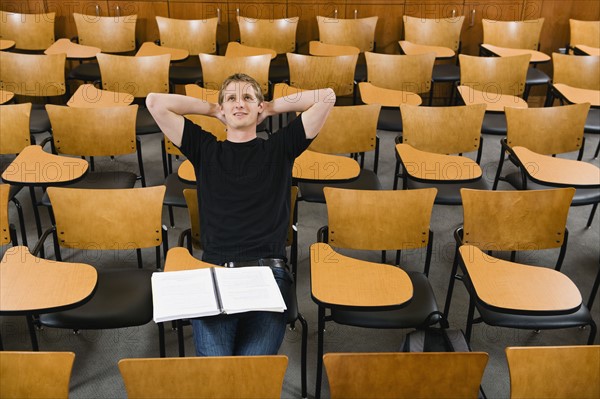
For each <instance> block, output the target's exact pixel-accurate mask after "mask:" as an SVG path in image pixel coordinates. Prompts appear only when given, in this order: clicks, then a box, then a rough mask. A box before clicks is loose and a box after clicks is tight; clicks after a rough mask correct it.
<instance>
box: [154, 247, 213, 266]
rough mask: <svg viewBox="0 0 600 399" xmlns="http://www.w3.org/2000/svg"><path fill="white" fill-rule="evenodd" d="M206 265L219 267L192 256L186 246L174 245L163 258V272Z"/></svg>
mask: <svg viewBox="0 0 600 399" xmlns="http://www.w3.org/2000/svg"><path fill="white" fill-rule="evenodd" d="M207 267H221V266H217V265H213V264H211V263H206V262H203V261H201V260H199V259H196V258H194V257H193V256H192V255H191V254H190V251H188V249H187V248H183V247H174V248H171V249H169V252H167V259H166V260H165V268H164V271H165V272H176V271H181V270H194V269H203V268H207Z"/></svg>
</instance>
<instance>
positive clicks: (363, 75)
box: [354, 63, 367, 82]
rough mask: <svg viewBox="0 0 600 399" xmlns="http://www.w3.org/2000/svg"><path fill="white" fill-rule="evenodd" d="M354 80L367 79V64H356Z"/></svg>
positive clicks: (364, 80)
mask: <svg viewBox="0 0 600 399" xmlns="http://www.w3.org/2000/svg"><path fill="white" fill-rule="evenodd" d="M354 81H355V82H366V81H367V64H360V63H359V64H356V69H355V70H354Z"/></svg>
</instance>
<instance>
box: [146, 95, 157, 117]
mask: <svg viewBox="0 0 600 399" xmlns="http://www.w3.org/2000/svg"><path fill="white" fill-rule="evenodd" d="M156 97H157V94H156V93H150V94H148V96H146V108H148V111H150V112H152V111H153V110H156V107H157V103H158V99H157V98H156Z"/></svg>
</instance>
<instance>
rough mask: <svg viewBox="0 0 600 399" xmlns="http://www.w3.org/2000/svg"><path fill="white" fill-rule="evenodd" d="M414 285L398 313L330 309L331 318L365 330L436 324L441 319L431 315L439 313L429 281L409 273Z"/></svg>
mask: <svg viewBox="0 0 600 399" xmlns="http://www.w3.org/2000/svg"><path fill="white" fill-rule="evenodd" d="M408 276H409V277H410V280H411V281H412V284H413V292H414V296H413V298H412V300H411V301H410V303H409V304H408V305H407V306H405V307H403V308H402V309H398V310H389V311H376V312H372V311H364V312H363V311H353V310H340V309H331V318H332V320H333V321H335V322H336V323H339V324H345V325H349V326H356V327H366V328H413V327H415V326H421V325H422V326H423V327H425V326H428V325H433V324H436V323H437V322H438V321H439V320H440V317H441V316H439V315H434V316H432V317H431V318H430V319H429V322H428V321H427V318H428V317H429V315H430V314H432V313H434V312H438V306H437V303H436V301H435V295H434V293H433V289H432V288H431V284H429V280H428V279H427V277H426V276H425V275H424V274H423V273H419V272H409V273H408Z"/></svg>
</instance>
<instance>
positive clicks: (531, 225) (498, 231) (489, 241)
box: [460, 188, 575, 251]
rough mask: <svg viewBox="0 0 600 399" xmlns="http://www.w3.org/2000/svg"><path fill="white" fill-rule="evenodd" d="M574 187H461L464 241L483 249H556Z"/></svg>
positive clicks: (563, 232)
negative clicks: (507, 188) (489, 188)
mask: <svg viewBox="0 0 600 399" xmlns="http://www.w3.org/2000/svg"><path fill="white" fill-rule="evenodd" d="M574 192H575V189H574V188H560V189H553V190H531V191H490V190H471V189H466V188H462V189H461V190H460V194H461V197H462V204H463V215H464V224H463V229H464V231H463V240H462V241H463V244H468V245H473V246H475V247H477V248H479V249H481V250H483V251H485V250H489V251H526V250H538V249H548V248H559V247H560V246H562V244H563V242H564V239H565V229H566V225H567V216H568V214H569V207H570V206H571V200H572V199H573V194H574Z"/></svg>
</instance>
